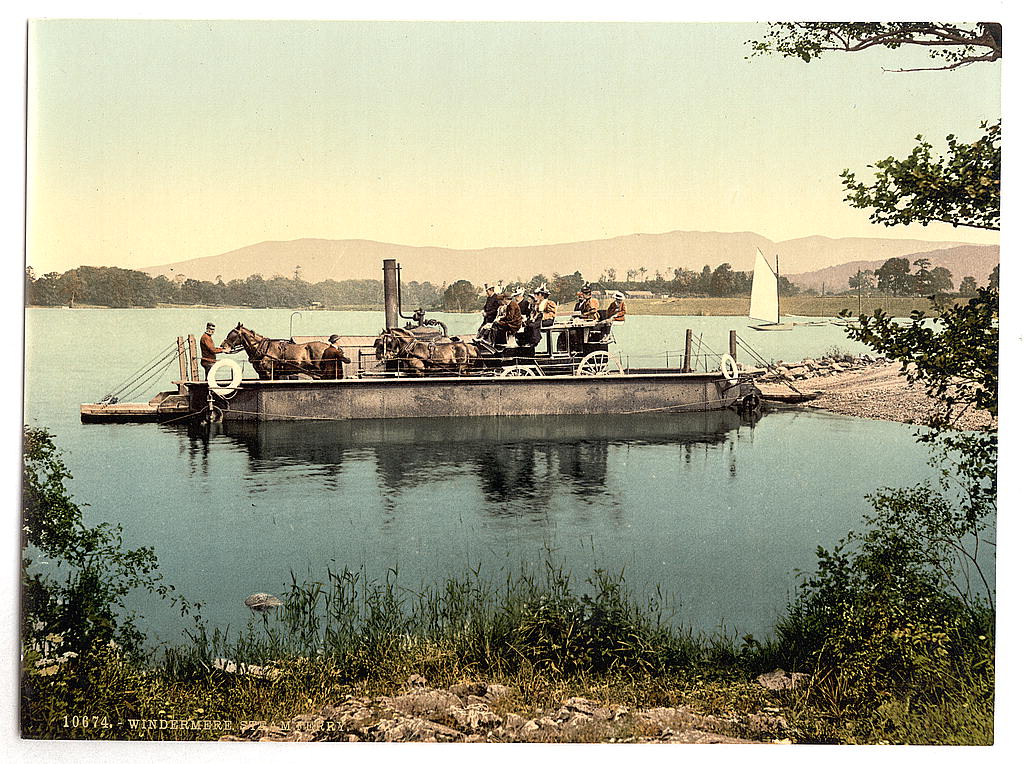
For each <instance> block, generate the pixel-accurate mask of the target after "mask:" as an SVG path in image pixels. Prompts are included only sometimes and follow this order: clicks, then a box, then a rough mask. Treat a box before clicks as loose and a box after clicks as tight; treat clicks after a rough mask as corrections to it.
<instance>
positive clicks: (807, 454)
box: [25, 309, 932, 640]
mask: <svg viewBox="0 0 1024 764" xmlns="http://www.w3.org/2000/svg"><path fill="white" fill-rule="evenodd" d="M440 317H441V318H442V320H444V321H445V322H446V323H447V324H448V326H449V329H451V330H452V331H454V332H469V331H472V330H473V329H475V326H476V322H477V320H478V319H477V318H475V317H473V316H465V315H461V316H459V315H443V314H442V315H441V316H440ZM207 320H214V321H216V322H217V323H218V326H219V328H218V331H217V333H216V334H215V339H216V340H218V341H219V340H220V339H222V337H223V336H224V334H225V333H226V331H227V330H228V329H229V328H231V327H232V326H234V324H235V323H236V322H238V321H242V322H244V323H245V324H246V325H247V326H252V327H253V328H255V329H256V330H257V331H260V332H261V333H264V334H267V335H271V336H288V334H289V321H290V320H291V321H292V322H293V327H294V332H295V334H310V335H316V334H329V333H334V332H338V333H351V334H362V333H366V334H372V333H375V332H376V331H378V330H379V329H380V323H381V317H380V315H379V314H377V313H334V312H328V311H324V312H308V313H303V314H302V315H301V316H296V317H294V318H292V317H291V311H230V310H220V311H200V310H191V309H189V310H184V309H182V310H74V311H72V310H57V309H52V310H43V309H33V310H30V311H28V316H27V323H26V332H27V369H28V371H27V380H26V393H25V407H26V412H25V415H26V421H27V422H29V423H30V424H34V425H42V426H45V427H48V428H49V429H50V430H51V431H52V432H53V433H55V434H56V436H57V440H58V443H59V445H60V446H61V447H62V448H63V449H64V451H65V459H66V462H67V464H68V466H69V468H70V469H71V471H72V473H73V474H74V476H75V478H74V480H73V481H72V483H71V489H72V491H73V493H74V496H75V499H76V500H77V501H79V502H80V503H86V504H88V505H89V506H88V507H87V509H86V517H87V521H88V522H90V523H97V522H113V523H119V524H121V525H122V526H124V530H125V536H126V541H127V542H128V543H129V544H132V545H141V544H146V545H150V546H153V547H155V549H156V553H157V555H158V557H159V559H160V564H161V570H162V571H163V573H164V576H165V578H166V579H167V581H168V582H170V583H172V584H174V586H175V587H176V588H177V590H178V591H179V592H180V593H182V594H184V595H185V596H187V597H188V598H189V599H192V600H203V601H204V602H205V603H206V609H205V613H206V615H207V617H208V618H209V619H210V621H211V622H212V623H214V624H217V625H227V624H233V625H235V626H237V625H240V624H243V623H244V622H245V621H246V620H247V618H248V615H249V613H248V611H247V610H246V609H245V607H244V606H243V605H242V600H243V599H244V598H245V597H246V596H247V595H249V594H251V593H253V592H255V591H269V592H281V591H282V590H283V588H284V585H285V583H286V582H287V581H289V579H290V575H289V574H290V571H294V572H295V574H296V576H297V577H298V578H300V579H301V578H304V577H316V578H319V579H321V580H322V576H323V572H324V569H325V568H326V566H327V565H331V566H332V567H335V568H340V567H342V566H348V567H349V568H350V569H363V570H364V571H365V574H366V575H367V576H368V577H370V578H377V579H379V578H381V577H383V575H384V574H385V572H386V571H387V570H388V569H390V568H395V567H397V569H398V571H399V581H400V582H401V583H404V585H405V586H407V587H410V588H413V589H415V588H419V587H421V586H428V585H431V584H433V583H436V582H438V581H441V580H443V579H444V578H446V577H448V576H450V575H453V574H461V573H463V572H466V571H468V570H470V569H471V568H477V567H479V568H480V570H481V574H482V575H485V576H488V577H492V578H494V579H496V580H503V579H504V576H505V574H506V573H507V572H509V571H512V572H515V571H518V570H520V569H521V568H523V567H526V568H534V569H540V568H541V567H542V566H543V565H544V564H545V561H546V560H549V559H552V560H554V561H555V562H557V563H558V564H561V565H563V566H564V567H566V568H568V569H570V570H572V571H573V572H574V573H575V574H576V575H577V576H578V577H579V578H580V579H585V578H586V577H587V575H588V574H589V573H590V572H591V571H592V570H593V569H594V568H598V567H600V568H603V569H606V570H612V571H616V572H618V571H620V570H622V571H624V572H625V575H626V579H627V581H628V582H629V584H630V586H631V587H632V588H633V589H634V590H635V591H637V592H639V593H641V594H643V593H651V592H653V591H654V589H655V587H660V589H661V591H662V592H663V593H664V594H665V595H666V598H667V600H668V601H669V602H670V603H671V604H672V605H673V607H674V610H673V613H672V617H674V618H675V619H676V620H677V621H678V622H679V623H682V624H686V625H689V626H693V627H694V628H695V629H699V630H705V631H712V630H717V629H720V628H724V629H726V631H727V632H728V633H739V634H743V633H746V632H753V633H755V634H758V633H765V632H767V631H768V630H769V629H770V628H771V626H772V624H773V623H774V621H775V619H776V617H777V616H778V614H779V613H780V612H781V611H782V610H784V608H785V605H786V602H787V599H788V598H789V597H790V595H791V594H792V592H793V590H794V587H795V583H796V579H795V578H794V576H793V571H794V570H795V569H805V570H806V569H811V568H813V566H814V563H815V557H814V550H815V548H816V547H817V545H819V544H821V545H832V544H834V543H835V542H836V541H838V540H839V539H840V538H841V537H842V536H844V535H845V534H846V533H847V532H848V531H849V530H851V529H853V528H856V527H859V525H860V518H861V516H862V515H863V514H864V513H865V512H866V511H867V510H868V505H867V503H866V502H865V501H864V498H863V497H864V496H865V494H867V493H869V492H871V491H872V490H874V489H875V488H877V487H878V486H881V485H906V484H911V483H913V482H917V481H919V480H924V479H927V478H928V477H930V476H931V475H932V471H931V469H930V468H929V467H927V465H926V461H925V460H926V456H927V452H926V451H925V450H924V449H923V448H922V447H921V446H920V445H919V444H917V443H916V442H915V441H914V430H913V429H912V428H910V427H907V426H904V425H900V424H895V423H889V422H874V421H869V420H858V419H852V418H846V417H839V416H832V415H825V414H815V413H810V412H805V411H801V412H795V411H778V412H773V413H769V414H767V415H766V416H764V417H762V418H761V419H760V420H759V421H757V422H756V423H751V422H749V421H746V422H745V421H744V420H742V419H741V418H740V417H739V416H737V415H735V414H733V413H732V412H715V413H711V414H686V415H675V416H626V417H619V416H617V417H602V418H594V417H583V418H578V417H549V418H540V417H524V418H507V419H490V418H488V419H482V418H481V419H463V420H454V419H450V420H415V421H413V420H407V421H389V422H298V423H296V422H285V423H277V422H269V423H261V424H258V425H256V424H241V423H223V424H220V425H215V426H213V428H212V429H210V430H208V431H207V430H203V429H201V428H189V427H185V426H177V425H155V424H136V425H132V424H120V425H82V424H81V423H80V422H79V419H78V405H79V404H80V403H82V402H90V401H96V400H98V399H99V398H100V397H102V396H103V395H104V394H105V393H106V392H108V391H110V390H111V389H113V388H115V387H116V386H117V385H118V384H119V383H120V382H122V381H123V380H124V379H126V378H127V377H128V376H129V375H131V374H132V373H133V372H134V371H136V370H137V369H138V368H139V367H140V366H141V365H143V364H144V363H145V362H146V361H148V360H149V359H150V358H152V357H154V356H155V355H157V354H158V353H159V351H160V350H161V349H162V348H164V347H166V346H167V345H169V344H170V343H171V342H172V341H173V339H174V337H175V336H176V335H178V334H187V333H189V332H192V333H196V334H197V333H199V332H201V331H202V328H203V327H204V325H205V323H206V321H207ZM746 326H747V322H746V320H745V319H742V318H695V317H653V316H652V317H645V316H640V317H630V319H629V320H628V321H627V322H626V324H625V325H623V326H622V327H621V328H620V327H616V330H615V331H616V335H617V338H618V342H619V349H620V350H622V351H623V352H624V353H625V354H628V355H630V356H631V357H633V358H636V359H639V358H640V357H641V356H648V357H657V356H659V355H660V356H661V357H664V353H666V352H672V351H675V350H677V349H678V348H680V347H681V346H682V342H681V338H682V335H683V332H684V331H685V329H686V328H687V327H689V328H693V329H694V330H695V331H696V332H697V333H698V334H700V335H701V336H702V337H703V339H704V341H705V342H706V343H708V344H710V345H711V346H712V347H715V348H717V349H719V350H724V349H725V347H726V345H727V335H728V330H729V329H730V328H736V329H738V330H739V331H740V334H741V336H742V337H744V338H746V339H747V340H748V341H750V342H752V343H754V344H755V345H756V346H757V347H758V348H759V349H760V350H761V352H762V354H763V355H765V356H770V357H772V358H776V359H782V360H789V359H799V358H803V357H805V356H808V355H820V354H821V353H822V352H823V351H824V350H825V349H826V348H828V347H829V346H833V345H836V346H839V347H841V348H843V349H844V350H850V351H856V352H862V351H863V348H861V347H859V346H856V345H855V344H854V343H852V342H851V341H850V340H847V339H846V338H845V336H844V335H843V332H842V330H841V329H840V328H839V327H833V326H826V327H816V328H807V329H798V330H795V331H793V332H784V333H771V334H770V335H769V336H761V335H760V333H757V332H753V331H750V330H749V329H746ZM69 339H70V340H71V341H70V342H69ZM58 348H59V352H58V351H57V350H56V349H58ZM741 360H744V359H742V358H741ZM634 363H637V364H639V363H641V362H640V361H639V360H635V361H634ZM174 376H176V374H175V371H174V370H170V371H168V372H167V373H165V374H162V375H161V376H160V377H159V379H158V384H156V385H155V386H154V387H153V388H151V389H150V390H147V391H146V392H145V393H140V394H139V395H136V396H133V397H134V398H135V399H136V400H146V399H148V397H150V396H151V395H152V393H153V392H156V391H157V390H160V389H168V387H169V386H168V385H167V384H166V383H167V381H169V380H170V379H172V378H173V377H174ZM139 607H140V610H142V612H143V613H144V615H145V617H146V626H147V628H148V630H149V631H150V633H152V634H155V635H157V636H158V637H160V638H164V639H168V640H175V639H176V638H177V637H178V635H179V633H180V630H181V628H182V624H181V623H180V621H178V620H177V617H176V615H175V614H174V613H173V612H172V611H171V610H170V609H169V608H167V607H165V606H163V605H154V604H153V603H150V602H141V603H140V605H139Z"/></svg>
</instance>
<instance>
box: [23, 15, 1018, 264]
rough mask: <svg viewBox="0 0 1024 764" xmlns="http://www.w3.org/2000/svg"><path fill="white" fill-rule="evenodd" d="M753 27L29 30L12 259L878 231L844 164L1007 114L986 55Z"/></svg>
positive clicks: (274, 24) (918, 231) (860, 166)
mask: <svg viewBox="0 0 1024 764" xmlns="http://www.w3.org/2000/svg"><path fill="white" fill-rule="evenodd" d="M764 29H765V26H764V25H763V24H755V23H738V22H731V23H665V22H643V23H622V22H600V23H599V22H578V21H577V22H540V23H531V22H512V23H502V22H330V21H319V22H318V21H294V22H286V21H263V22H259V21H180V20H179V21H174V20H171V21H151V20H135V21H131V20H122V21H111V20H74V19H71V20H42V21H35V22H33V23H32V24H31V26H30V29H29V37H28V85H27V110H28V125H27V142H28V151H27V159H26V165H27V173H28V185H27V208H28V218H27V230H26V234H27V244H28V246H27V261H28V264H29V265H31V266H32V267H33V269H34V270H35V272H36V273H37V274H43V273H46V272H50V271H58V272H63V271H64V270H67V269H70V268H74V267H76V266H78V265H116V266H120V267H126V268H138V267H145V266H149V265H156V264H161V263H167V262H174V261H179V260H184V259H190V258H195V257H204V256H209V255H216V254H220V253H222V252H226V251H230V250H233V249H237V248H239V247H243V246H247V245H249V244H254V243H257V242H260V241H266V240H288V239H297V238H306V237H311V238H331V239H349V238H362V239H373V240H377V241H386V242H393V243H398V244H408V245H417V246H426V245H430V246H444V247H454V248H478V247H486V246H509V245H531V244H545V243H557V242H568V241H579V240H587V239H600V238H608V237H613V236H619V235H625V234H630V233H638V232H642V233H662V232H666V231H672V230H701V231H753V232H756V233H760V234H763V235H765V236H767V237H769V238H770V239H773V240H776V241H781V240H784V239H791V238H798V237H802V236H810V235H824V236H830V237H843V236H885V237H897V238H921V239H928V240H956V241H969V242H975V243H982V244H989V243H997V242H998V235H997V234H995V233H992V232H984V231H977V230H972V229H963V228H961V229H953V228H951V227H949V226H945V225H941V224H933V225H931V226H928V227H927V228H925V227H920V226H911V227H902V226H901V227H896V228H885V227H881V226H878V225H873V224H871V223H870V222H869V221H868V212H867V211H865V210H854V209H852V208H851V207H849V205H847V204H846V203H844V202H843V196H844V190H843V188H842V185H841V182H840V180H839V173H840V172H841V171H842V170H843V169H844V168H851V169H854V170H857V171H859V174H860V175H862V176H863V177H864V178H865V179H867V178H868V177H869V175H870V170H869V169H867V168H868V165H870V164H871V163H872V162H873V161H875V160H878V159H881V158H883V157H887V156H890V155H895V156H905V155H906V154H907V153H909V151H910V149H911V148H912V147H913V145H914V137H915V136H916V135H917V134H919V133H920V134H923V135H924V136H926V137H927V138H928V139H929V140H930V141H932V142H933V143H935V144H937V145H941V144H942V143H943V140H944V137H945V136H946V135H947V134H949V133H954V134H956V135H958V136H960V137H961V138H968V137H970V136H972V135H976V134H978V125H979V124H980V122H981V121H983V120H993V119H996V118H998V117H999V116H1000V78H1001V68H1002V67H1001V64H980V65H975V66H971V67H967V68H965V69H962V70H958V71H954V72H918V73H892V72H884V71H883V67H889V68H898V67H901V66H912V65H914V64H916V63H920V61H921V53H920V51H871V52H865V53H860V54H856V55H849V54H845V55H844V54H833V55H831V56H826V57H825V58H823V59H822V60H819V61H816V62H813V63H812V64H805V63H803V62H801V61H798V60H794V59H784V58H781V57H775V56H771V57H766V56H758V57H753V58H750V57H749V54H750V46H749V45H748V44H747V41H748V40H751V39H755V38H758V37H759V36H760V35H761V34H762V33H763V30H764Z"/></svg>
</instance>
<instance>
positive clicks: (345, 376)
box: [82, 260, 761, 421]
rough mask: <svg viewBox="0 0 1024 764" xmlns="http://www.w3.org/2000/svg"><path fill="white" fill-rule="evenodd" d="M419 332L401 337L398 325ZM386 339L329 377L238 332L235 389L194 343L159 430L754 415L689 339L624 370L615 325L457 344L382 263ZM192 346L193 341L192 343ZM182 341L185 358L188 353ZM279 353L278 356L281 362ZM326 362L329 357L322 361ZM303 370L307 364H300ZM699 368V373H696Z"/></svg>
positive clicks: (349, 357) (741, 391) (353, 349)
mask: <svg viewBox="0 0 1024 764" xmlns="http://www.w3.org/2000/svg"><path fill="white" fill-rule="evenodd" d="M400 317H401V318H415V319H416V320H417V324H415V325H414V324H411V323H410V324H407V325H406V327H404V328H402V327H399V318H400ZM384 318H385V327H386V328H385V329H384V331H383V332H382V333H381V334H380V335H377V336H372V337H351V336H350V337H338V336H335V337H332V339H334V346H335V347H336V348H338V349H339V350H341V352H342V353H343V354H344V356H345V360H344V361H341V360H335V361H334V362H333V364H334V366H333V367H332V370H331V372H332V373H329V374H327V373H324V364H322V363H321V362H319V361H310V362H301V361H293V360H286V359H282V358H277V357H275V356H274V355H273V353H274V352H279V353H280V354H281V355H284V354H285V352H287V353H291V352H292V351H296V350H298V348H299V346H300V345H302V346H304V347H306V348H310V349H312V348H314V346H315V347H318V348H319V351H320V353H324V348H325V347H327V343H325V342H322V341H321V340H323V339H326V338H312V337H311V338H303V339H306V340H309V342H307V343H294V342H289V341H275V340H270V339H268V338H265V337H260V335H258V334H255V333H254V332H252V331H251V330H248V329H247V328H245V327H242V325H241V324H239V326H238V327H236V329H235V330H234V331H232V332H231V333H230V334H229V335H228V336H229V338H230V339H231V344H232V345H237V347H238V349H239V350H241V349H245V351H246V353H247V355H248V358H249V361H250V362H251V363H252V364H253V368H255V369H256V370H257V371H258V372H259V375H260V378H259V379H243V378H242V374H241V369H240V367H239V366H238V365H237V364H236V363H234V362H233V361H230V360H225V361H221V362H219V363H218V365H217V367H223V366H226V367H228V368H229V369H230V370H231V380H230V381H229V382H225V381H223V380H220V379H219V378H218V376H217V372H218V368H217V367H214V369H212V370H211V373H210V381H209V382H208V381H207V380H204V379H200V375H199V373H198V365H197V363H196V359H195V349H194V342H190V346H191V347H190V348H189V350H190V353H189V354H190V355H191V356H192V358H191V362H189V361H188V360H186V359H185V358H184V357H181V358H180V370H181V379H179V380H178V382H177V383H176V384H177V386H178V390H177V392H173V391H172V392H167V393H161V394H160V395H158V396H157V397H156V398H154V399H153V400H152V401H151V402H150V403H149V404H128V405H129V406H140V407H148V408H145V409H142V410H140V414H143V415H144V414H145V413H146V412H147V411H148V412H149V413H150V414H151V417H149V418H153V419H171V418H183V417H190V418H203V419H206V420H208V421H218V420H221V419H227V420H284V421H287V420H317V419H319V420H378V419H379V420H389V419H413V418H423V417H493V416H520V415H548V416H550V415H559V416H564V415H594V414H598V415H611V414H643V413H657V414H667V413H684V412H706V411H715V410H721V409H726V408H731V407H740V408H748V409H752V408H757V407H758V406H759V404H760V397H761V396H760V391H759V390H758V389H757V388H756V387H755V385H754V384H753V380H752V378H751V377H750V376H748V375H742V374H740V373H739V372H738V367H737V364H736V362H735V360H734V359H733V357H732V356H731V355H728V354H726V355H721V356H719V355H716V354H715V355H712V354H709V353H707V352H705V353H701V352H700V349H701V346H700V343H699V340H698V342H697V345H698V347H693V344H692V343H691V335H690V333H689V332H687V341H686V349H685V351H683V352H682V353H681V354H680V355H679V356H678V359H679V362H678V365H676V366H674V367H670V366H669V365H668V364H669V357H668V356H666V359H665V362H666V366H664V367H660V368H654V367H629V366H623V365H622V364H621V363H620V362H619V360H618V358H617V357H616V356H615V355H613V354H612V353H611V352H609V345H610V344H611V343H612V342H614V338H613V337H612V332H611V326H610V323H609V322H608V321H579V320H576V319H570V320H569V321H568V322H561V323H555V324H554V325H553V326H550V327H543V329H542V330H541V342H540V343H539V344H538V345H537V346H536V347H520V346H517V344H516V343H515V342H511V343H510V344H509V345H507V346H501V347H489V346H487V345H486V344H474V343H473V340H472V338H459V337H449V336H448V333H447V328H446V327H445V326H444V325H443V324H442V323H441V322H439V321H434V320H430V319H424V317H423V314H422V312H421V311H418V312H417V313H416V314H415V315H414V316H405V315H404V314H402V312H401V285H400V281H399V267H398V265H397V263H396V262H395V261H394V260H385V261H384ZM190 339H191V338H190ZM184 348H185V345H184V343H183V342H181V341H179V355H180V356H182V354H185V352H186V351H185V350H184ZM275 348H276V349H277V351H275ZM324 357H325V358H326V357H327V356H326V355H325V356H324ZM304 363H305V365H303V364H304ZM698 366H700V367H701V369H700V370H698V369H697V367H698ZM120 406H121V411H120V412H119V411H118V404H117V402H116V401H113V402H111V401H107V402H105V403H100V404H86V405H83V406H82V420H83V421H111V420H112V419H114V418H115V416H116V415H117V414H118V413H123V414H125V415H126V416H125V417H123V418H137V417H133V416H128V414H130V412H129V411H128V409H126V408H125V404H120Z"/></svg>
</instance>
